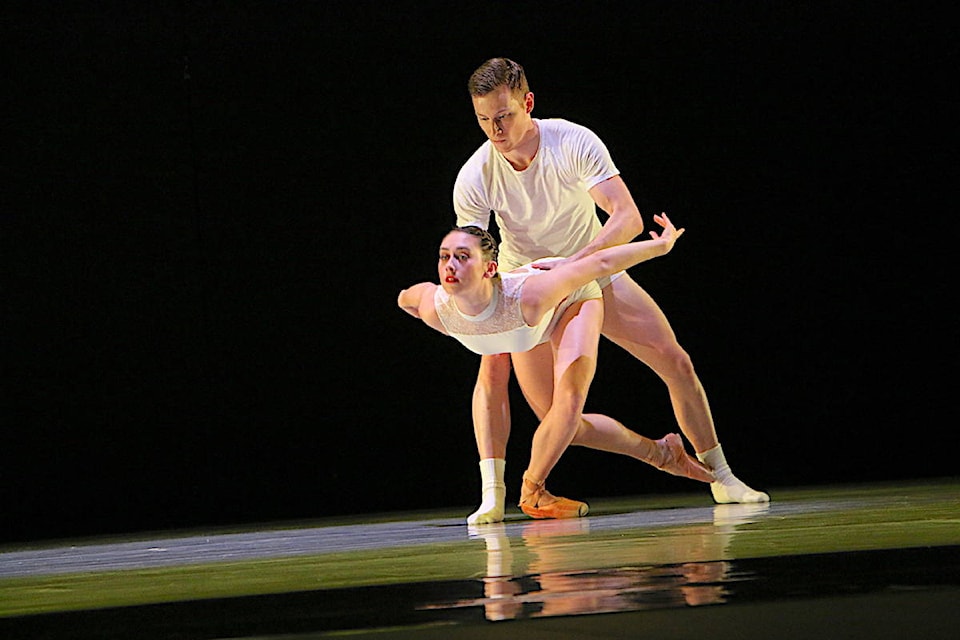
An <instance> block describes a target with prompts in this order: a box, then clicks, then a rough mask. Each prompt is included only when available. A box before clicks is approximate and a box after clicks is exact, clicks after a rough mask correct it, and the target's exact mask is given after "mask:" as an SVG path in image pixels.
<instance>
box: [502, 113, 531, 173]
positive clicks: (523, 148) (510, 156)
mask: <svg viewBox="0 0 960 640" xmlns="http://www.w3.org/2000/svg"><path fill="white" fill-rule="evenodd" d="M530 124H531V125H532V126H531V127H530V131H529V132H528V134H527V136H526V137H525V138H524V140H523V142H521V143H520V144H519V145H517V147H516V148H515V149H513V150H512V151H509V152H507V153H505V154H503V157H504V159H505V160H506V161H507V162H509V163H510V165H511V166H512V167H513V168H514V169H516V170H517V171H523V170H525V169H526V168H527V167H529V166H530V165H531V164H532V163H533V159H534V158H536V157H537V152H538V151H539V150H540V125H539V124H537V121H536V120H531V121H530Z"/></svg>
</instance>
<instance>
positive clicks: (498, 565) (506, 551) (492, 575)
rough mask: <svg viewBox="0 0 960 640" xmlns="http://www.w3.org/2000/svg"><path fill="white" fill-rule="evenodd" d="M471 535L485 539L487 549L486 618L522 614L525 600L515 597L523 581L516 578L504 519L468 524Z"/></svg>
mask: <svg viewBox="0 0 960 640" xmlns="http://www.w3.org/2000/svg"><path fill="white" fill-rule="evenodd" d="M468 531H469V534H470V537H471V538H482V539H483V541H484V544H486V548H487V570H486V573H485V574H484V576H483V595H484V596H485V598H484V603H483V608H484V615H485V616H486V618H487V620H512V619H515V618H519V617H522V616H521V615H520V614H521V612H522V611H523V602H522V601H521V600H518V599H517V598H516V597H515V596H517V595H518V594H519V593H520V590H521V589H520V583H519V582H517V581H516V580H514V579H513V575H514V574H513V570H512V566H511V565H512V563H513V552H512V550H511V548H510V539H509V538H507V533H506V527H505V526H504V524H503V523H502V522H497V523H493V524H485V525H471V526H470V527H468Z"/></svg>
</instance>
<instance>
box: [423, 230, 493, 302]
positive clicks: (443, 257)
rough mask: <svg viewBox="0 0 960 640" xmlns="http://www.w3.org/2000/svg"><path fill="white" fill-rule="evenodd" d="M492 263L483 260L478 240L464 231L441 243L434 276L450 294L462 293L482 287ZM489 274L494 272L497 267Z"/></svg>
mask: <svg viewBox="0 0 960 640" xmlns="http://www.w3.org/2000/svg"><path fill="white" fill-rule="evenodd" d="M491 265H493V263H491V262H489V261H486V260H484V259H483V252H482V251H481V250H480V239H479V238H477V237H476V236H472V235H470V234H469V233H464V232H463V231H451V232H450V233H448V234H447V236H446V237H445V238H444V239H443V241H442V242H441V243H440V257H439V260H438V261H437V275H438V276H439V277H440V285H441V286H442V287H443V289H444V291H446V292H447V293H449V294H450V295H455V294H463V293H468V292H471V291H474V290H476V289H477V288H479V287H482V286H483V281H484V280H485V279H486V278H487V274H488V272H490V271H491ZM492 271H493V272H494V273H495V272H496V268H495V267H493V269H492Z"/></svg>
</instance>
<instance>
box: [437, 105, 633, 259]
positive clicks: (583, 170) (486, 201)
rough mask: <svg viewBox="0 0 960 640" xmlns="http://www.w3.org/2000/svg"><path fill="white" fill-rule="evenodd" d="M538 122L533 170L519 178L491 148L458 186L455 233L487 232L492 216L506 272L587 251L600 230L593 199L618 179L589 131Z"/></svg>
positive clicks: (483, 149) (483, 148) (472, 162)
mask: <svg viewBox="0 0 960 640" xmlns="http://www.w3.org/2000/svg"><path fill="white" fill-rule="evenodd" d="M536 122H537V124H538V125H539V128H540V148H539V149H538V151H537V155H536V156H535V157H534V159H533V162H532V163H531V164H530V166H529V167H527V168H526V169H524V170H523V171H517V170H516V169H514V168H513V166H512V165H511V164H510V163H509V162H507V160H506V159H505V158H504V157H503V156H502V155H501V154H500V153H499V152H498V151H497V150H496V149H495V148H494V147H493V145H492V144H491V143H490V141H489V140H487V141H486V142H484V143H483V144H482V145H480V148H479V149H477V151H476V152H474V154H473V155H472V156H471V157H470V158H469V159H468V160H467V162H466V163H465V164H464V165H463V167H461V169H460V172H459V173H458V175H457V180H456V183H455V184H454V189H453V209H454V211H455V212H456V214H457V225H459V226H464V225H469V224H473V225H477V226H480V227H483V228H484V229H486V228H487V227H488V225H489V223H490V214H491V213H493V214H494V216H495V220H496V222H497V226H498V227H499V228H500V260H499V263H500V265H501V266H502V267H503V269H504V270H510V269H514V268H516V267H519V266H521V265H524V264H528V263H530V262H533V261H535V260H539V259H540V258H543V257H545V256H564V257H566V256H570V255H572V254H574V253H576V252H577V251H579V250H580V249H581V248H583V247H584V246H585V245H587V244H588V243H589V242H590V241H591V240H592V239H593V238H594V237H595V236H596V235H597V234H598V233H599V232H600V227H601V226H602V225H601V223H600V219H599V218H598V217H597V208H596V203H595V202H594V201H593V199H592V198H591V197H590V194H589V193H587V192H588V191H589V190H590V189H591V188H593V187H594V186H596V185H597V184H599V183H600V182H603V181H604V180H607V179H609V178H612V177H613V176H615V175H618V174H619V173H620V172H619V171H618V170H617V167H616V166H615V165H614V163H613V159H612V158H611V157H610V152H609V151H608V150H607V147H606V145H604V144H603V141H602V140H600V138H599V136H597V135H596V134H595V133H593V132H592V131H591V130H590V129H587V128H586V127H584V126H581V125H578V124H574V123H573V122H570V121H568V120H563V119H559V118H549V119H544V120H541V119H536Z"/></svg>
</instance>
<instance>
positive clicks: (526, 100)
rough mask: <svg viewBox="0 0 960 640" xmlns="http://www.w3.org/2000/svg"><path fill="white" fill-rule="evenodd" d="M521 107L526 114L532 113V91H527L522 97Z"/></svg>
mask: <svg viewBox="0 0 960 640" xmlns="http://www.w3.org/2000/svg"><path fill="white" fill-rule="evenodd" d="M523 106H524V108H525V109H526V110H527V113H533V91H527V95H525V96H523Z"/></svg>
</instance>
